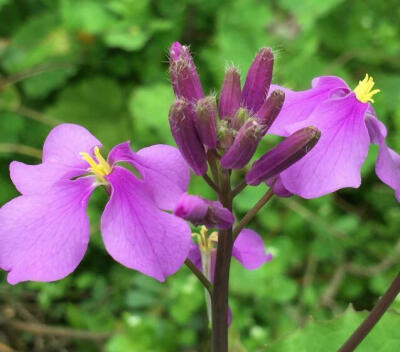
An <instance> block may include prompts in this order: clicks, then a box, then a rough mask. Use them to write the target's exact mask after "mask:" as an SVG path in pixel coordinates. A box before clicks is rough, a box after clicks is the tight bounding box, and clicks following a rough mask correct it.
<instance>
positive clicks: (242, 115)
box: [231, 108, 250, 130]
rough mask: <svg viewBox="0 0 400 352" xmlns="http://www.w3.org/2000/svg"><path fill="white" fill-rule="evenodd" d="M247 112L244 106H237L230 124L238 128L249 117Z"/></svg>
mask: <svg viewBox="0 0 400 352" xmlns="http://www.w3.org/2000/svg"><path fill="white" fill-rule="evenodd" d="M249 117H250V116H249V112H248V111H247V109H245V108H239V109H238V110H237V111H236V114H235V116H234V117H232V119H231V126H232V128H233V129H235V130H239V129H240V127H242V126H243V125H244V123H245V122H246V121H247V120H248V119H249Z"/></svg>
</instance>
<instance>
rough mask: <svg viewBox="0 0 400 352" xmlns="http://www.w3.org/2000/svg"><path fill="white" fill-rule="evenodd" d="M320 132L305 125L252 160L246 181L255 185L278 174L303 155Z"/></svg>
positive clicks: (316, 139) (318, 136)
mask: <svg viewBox="0 0 400 352" xmlns="http://www.w3.org/2000/svg"><path fill="white" fill-rule="evenodd" d="M320 136H321V132H320V131H319V130H318V129H317V128H315V127H305V128H302V129H301V130H298V131H297V132H295V133H293V134H292V135H290V136H289V137H287V138H286V139H285V140H283V141H282V142H280V143H279V144H278V145H277V146H276V147H274V148H273V149H271V150H270V151H269V152H267V153H266V154H264V155H263V156H262V157H261V158H260V159H258V160H257V161H255V162H254V164H253V165H252V167H251V169H250V171H249V172H248V173H247V175H246V182H247V183H248V184H250V185H253V186H256V185H258V184H259V183H260V182H262V181H266V180H268V179H269V178H271V177H274V176H276V175H278V174H279V173H280V172H282V171H284V170H286V169H287V168H288V167H289V166H291V165H293V164H294V163H295V162H296V161H298V160H300V159H301V158H302V157H303V156H305V155H306V154H307V153H308V152H309V151H310V150H311V149H312V148H313V147H314V146H315V145H316V144H317V142H318V140H319V138H320Z"/></svg>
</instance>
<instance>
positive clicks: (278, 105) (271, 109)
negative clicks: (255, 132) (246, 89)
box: [254, 89, 285, 135]
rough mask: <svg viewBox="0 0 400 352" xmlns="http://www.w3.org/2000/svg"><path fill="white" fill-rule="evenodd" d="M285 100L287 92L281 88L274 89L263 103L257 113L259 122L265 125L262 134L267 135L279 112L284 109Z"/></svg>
mask: <svg viewBox="0 0 400 352" xmlns="http://www.w3.org/2000/svg"><path fill="white" fill-rule="evenodd" d="M284 101H285V93H284V92H283V91H282V90H280V89H277V90H274V91H273V92H272V93H271V95H270V96H269V97H268V99H267V100H266V101H264V103H263V104H262V105H261V107H260V109H258V111H257V112H256V114H255V116H254V117H255V118H256V119H257V121H258V123H259V124H260V125H261V126H262V127H263V130H262V135H265V134H266V133H267V132H268V130H269V128H270V127H271V125H272V124H273V122H274V121H275V119H276V117H277V116H278V114H279V112H280V111H281V109H282V106H283V102H284Z"/></svg>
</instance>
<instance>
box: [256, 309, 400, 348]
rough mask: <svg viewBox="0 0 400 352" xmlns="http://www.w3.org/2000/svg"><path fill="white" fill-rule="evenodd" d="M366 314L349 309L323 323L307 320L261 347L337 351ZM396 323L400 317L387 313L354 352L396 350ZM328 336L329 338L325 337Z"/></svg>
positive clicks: (397, 345) (399, 337)
mask: <svg viewBox="0 0 400 352" xmlns="http://www.w3.org/2000/svg"><path fill="white" fill-rule="evenodd" d="M365 316H366V313H357V312H355V311H353V310H352V309H348V310H347V311H346V313H344V314H343V315H342V316H340V317H338V318H336V319H333V320H331V321H326V322H310V323H309V324H307V326H306V327H305V328H302V329H300V330H298V331H296V332H295V333H293V334H291V335H289V336H287V337H285V338H282V339H281V340H280V341H278V342H277V343H275V344H273V345H272V346H270V347H268V348H267V349H264V351H270V352H278V351H279V352H292V351H293V352H294V351H296V352H308V351H315V352H325V351H337V350H338V349H339V347H340V346H341V345H342V344H343V343H344V342H345V341H346V339H347V338H348V337H349V336H350V335H351V333H352V332H353V331H354V330H355V329H356V328H357V327H358V325H359V324H360V323H361V321H362V320H363V319H364V317H365ZM398 324H400V316H399V315H397V314H392V313H386V314H385V315H384V316H383V318H382V319H381V320H380V321H379V322H378V324H377V325H376V327H375V328H374V329H373V330H372V331H371V332H370V333H369V334H368V335H367V337H366V338H365V339H364V340H363V342H362V343H361V344H360V346H359V347H358V348H357V351H360V352H374V351H375V352H386V351H396V350H397V349H398V348H399V346H400V344H399V339H400V333H399V329H398V328H397V327H398ZM327 336H329V338H327Z"/></svg>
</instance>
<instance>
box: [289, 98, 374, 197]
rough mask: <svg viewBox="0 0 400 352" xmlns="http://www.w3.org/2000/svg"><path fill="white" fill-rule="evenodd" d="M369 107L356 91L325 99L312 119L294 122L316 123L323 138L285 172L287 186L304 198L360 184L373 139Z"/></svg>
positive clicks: (297, 125)
mask: <svg viewBox="0 0 400 352" xmlns="http://www.w3.org/2000/svg"><path fill="white" fill-rule="evenodd" d="M367 108H368V104H364V103H361V102H359V101H358V100H357V98H356V97H355V95H354V94H353V93H352V94H348V95H347V96H346V97H344V98H337V99H330V100H327V101H325V102H324V103H322V104H320V105H318V107H317V108H316V109H315V110H314V112H313V113H312V115H311V116H310V117H309V118H308V119H306V120H304V121H302V122H300V123H298V124H295V125H292V126H290V129H293V130H294V131H295V130H297V129H299V128H301V127H305V126H310V125H313V126H315V127H317V128H318V129H319V130H320V131H321V138H320V140H319V141H318V143H317V145H316V146H315V147H314V148H313V150H311V151H310V153H308V154H307V155H306V156H305V157H304V158H302V159H301V160H299V161H298V162H297V163H295V164H294V165H292V166H291V167H290V168H288V169H287V170H285V171H284V172H282V173H281V178H282V182H283V185H284V186H285V188H286V189H287V190H289V191H290V192H292V193H294V194H297V195H299V196H301V197H303V198H315V197H319V196H322V195H324V194H327V193H331V192H334V191H336V190H338V189H340V188H344V187H355V188H357V187H359V186H360V183H361V176H360V169H361V165H362V164H363V162H364V160H365V158H366V156H367V153H368V147H369V142H370V140H369V136H368V131H367V128H366V126H365V122H364V115H365V112H366V110H367ZM289 132H290V131H289Z"/></svg>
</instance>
